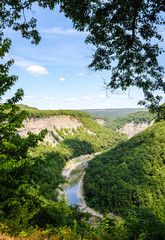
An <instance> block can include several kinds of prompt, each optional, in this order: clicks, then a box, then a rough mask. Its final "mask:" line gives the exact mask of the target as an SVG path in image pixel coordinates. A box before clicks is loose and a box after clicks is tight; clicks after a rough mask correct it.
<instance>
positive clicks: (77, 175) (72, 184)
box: [62, 153, 103, 218]
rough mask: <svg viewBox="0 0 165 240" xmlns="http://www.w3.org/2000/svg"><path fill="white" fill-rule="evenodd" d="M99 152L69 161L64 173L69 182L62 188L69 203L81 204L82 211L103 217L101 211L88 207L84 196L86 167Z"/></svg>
mask: <svg viewBox="0 0 165 240" xmlns="http://www.w3.org/2000/svg"><path fill="white" fill-rule="evenodd" d="M98 154H100V153H95V154H87V155H82V156H80V157H77V158H74V159H71V160H70V161H68V162H67V165H66V167H65V168H64V170H63V172H62V175H63V176H64V177H65V178H66V180H67V181H68V182H69V184H64V185H63V186H62V188H63V192H64V194H65V196H66V198H67V199H68V205H79V209H80V210H81V211H83V212H88V213H91V214H92V215H93V216H95V217H99V218H102V217H103V216H102V215H101V214H100V213H98V212H96V211H95V210H94V209H92V208H89V207H87V205H86V202H85V199H84V196H83V176H84V174H85V168H86V167H87V165H88V162H89V161H90V160H91V159H92V158H94V156H96V155H98Z"/></svg>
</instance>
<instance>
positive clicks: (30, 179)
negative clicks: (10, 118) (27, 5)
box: [0, 105, 165, 240]
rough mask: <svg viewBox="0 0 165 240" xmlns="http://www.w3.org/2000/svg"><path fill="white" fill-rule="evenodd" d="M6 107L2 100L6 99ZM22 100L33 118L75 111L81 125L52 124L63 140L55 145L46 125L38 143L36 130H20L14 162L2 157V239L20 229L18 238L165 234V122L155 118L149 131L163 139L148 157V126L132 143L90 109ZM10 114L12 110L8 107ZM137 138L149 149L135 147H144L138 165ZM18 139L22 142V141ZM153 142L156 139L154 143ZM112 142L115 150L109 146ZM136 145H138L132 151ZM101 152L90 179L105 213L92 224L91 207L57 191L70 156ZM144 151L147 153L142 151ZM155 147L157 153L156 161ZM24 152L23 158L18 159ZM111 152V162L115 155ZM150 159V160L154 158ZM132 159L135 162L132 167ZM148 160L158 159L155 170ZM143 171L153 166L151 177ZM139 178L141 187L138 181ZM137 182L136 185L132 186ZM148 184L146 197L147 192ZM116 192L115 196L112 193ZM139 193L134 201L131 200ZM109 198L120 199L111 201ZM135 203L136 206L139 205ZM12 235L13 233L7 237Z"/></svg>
mask: <svg viewBox="0 0 165 240" xmlns="http://www.w3.org/2000/svg"><path fill="white" fill-rule="evenodd" d="M1 107H3V106H2V105H1ZM20 107H21V108H22V110H25V109H26V110H27V111H28V112H27V116H28V117H30V118H31V117H48V116H53V115H69V116H71V117H76V118H77V119H78V120H79V121H80V122H81V123H82V126H80V127H78V128H77V129H65V128H61V129H57V128H54V130H55V132H56V133H57V134H54V132H52V136H53V137H54V140H55V141H56V143H57V144H56V146H52V145H51V144H50V143H49V142H47V143H42V138H43V137H44V135H45V134H46V132H43V133H41V135H43V136H41V135H40V136H38V140H40V144H39V145H37V142H36V140H35V137H36V136H34V135H33V134H29V137H28V138H27V139H26V138H25V139H24V138H20V137H19V136H18V135H16V136H15V135H14V138H13V140H12V144H13V146H12V149H13V148H14V146H15V145H14V144H16V146H17V147H15V151H14V150H13V152H11V148H10V149H8V150H7V152H6V153H5V154H4V157H9V159H8V163H7V164H4V163H3V164H1V169H0V170H1V177H0V184H1V208H0V222H1V224H0V232H1V233H4V234H5V235H4V238H6V234H7V235H17V236H18V235H19V237H15V238H14V239H31V240H33V239H35V240H38V239H64V240H68V239H71V240H74V239H77V240H78V239H84V240H85V239H96V240H100V239H106V240H108V239H111V240H113V239H114V240H116V239H139V240H140V239H153V240H154V239H164V235H165V230H162V229H165V224H164V222H163V221H162V220H161V219H163V214H164V208H163V203H164V198H163V194H164V192H163V191H164V190H163V187H162V183H163V181H164V178H163V176H164V174H163V164H164V163H163V162H162V158H163V156H164V155H163V154H164V152H163V149H162V148H163V146H164V145H163V141H164V140H163V136H164V135H163V134H164V132H163V128H164V129H165V126H164V125H163V124H164V123H158V124H157V125H155V126H156V127H155V128H153V130H152V133H151V134H150V135H152V140H153V138H154V139H155V141H156V139H157V141H156V142H158V143H157V144H155V145H154V147H153V150H152V151H153V152H150V155H148V158H147V157H146V156H147V155H146V154H148V152H147V150H148V149H150V147H151V146H152V145H153V144H152V143H153V141H151V137H150V136H148V135H147V134H144V133H143V134H144V136H143V135H142V136H143V137H140V136H141V135H138V136H137V140H136V137H135V138H132V141H133V142H131V140H129V141H128V142H126V139H127V137H126V136H125V135H123V134H120V133H117V132H115V131H113V130H110V129H107V128H105V127H103V126H101V125H99V124H98V123H96V122H95V121H94V120H93V119H92V117H91V116H90V114H88V113H85V112H81V111H80V112H79V111H65V110H59V111H50V110H48V111H40V110H38V109H35V108H29V107H28V106H20ZM17 110H18V109H17ZM9 113H10V112H9ZM20 113H21V112H18V115H19V114H20ZM6 114H8V111H7V112H6ZM156 129H158V130H159V133H160V134H157V133H156V132H157V131H156ZM148 131H149V130H148ZM159 136H161V144H159V143H160V141H159ZM156 137H157V138H156ZM139 138H140V139H141V140H140V141H141V143H143V148H142V149H143V150H145V149H146V152H145V151H144V153H143V150H141V149H139V150H137V151H139V152H138V153H137V155H138V156H141V157H142V156H143V158H142V160H143V161H142V160H140V159H139V160H138V161H139V164H138V168H137V166H134V160H133V156H134V155H133V153H134V147H135V145H138V146H140V143H138V139H139ZM145 139H146V140H145ZM149 140H150V141H149ZM29 141H30V143H31V144H30V146H31V147H30V148H29V147H27V148H26V152H25V146H26V144H27V143H28V145H29ZM155 141H154V143H155ZM18 143H19V145H20V148H18ZM147 144H150V146H148V145H147ZM145 145H146V147H145V148H144V146H145ZM158 145H159V146H158ZM136 147H137V146H136ZM23 149H24V150H23ZM109 149H111V150H110V151H109ZM130 149H132V150H131V152H130V155H129V151H130ZM151 149H152V148H151ZM98 151H99V152H104V151H106V152H105V153H103V154H102V155H101V156H100V157H96V158H95V159H94V160H92V161H91V163H90V164H89V167H88V169H87V173H86V175H85V179H84V180H85V183H84V184H85V192H86V198H87V200H88V202H89V205H91V206H92V207H94V208H96V209H99V211H102V212H103V213H104V215H105V216H104V219H102V220H101V219H100V220H99V222H98V223H97V225H93V224H89V223H88V218H89V214H84V213H82V212H80V211H79V209H78V208H77V207H74V206H67V203H66V200H65V199H64V198H61V199H59V197H58V196H59V184H61V183H64V182H65V179H64V178H63V177H62V175H61V173H62V169H63V168H64V166H65V164H66V162H67V161H68V160H69V159H72V158H73V157H76V156H80V155H82V154H86V153H93V152H98ZM140 152H141V155H139V153H140ZM155 153H158V155H159V161H158V162H157V163H156V161H157V156H156V155H155ZM18 154H19V155H20V158H18ZM127 154H128V156H129V160H130V161H131V163H130V162H129V160H127V161H126V162H125V161H124V157H125V156H127ZM112 155H113V161H111V160H109V158H110V159H111V156H112ZM121 155H122V156H123V158H121V159H120V160H114V159H115V157H116V158H117V159H118V158H120V157H121ZM150 158H151V161H152V164H149V162H150ZM12 159H13V160H12ZM122 161H123V162H122ZM145 161H147V164H148V165H147V167H145ZM143 163H144V166H143ZM127 164H130V165H129V166H128V167H127ZM150 165H153V166H151V169H149V166H150ZM109 168H110V169H109ZM115 168H116V170H115ZM136 168H137V169H136ZM113 170H114V173H113ZM134 171H135V172H134ZM145 171H148V172H149V179H148V182H147V181H146V180H145V181H144V182H143V178H141V175H140V174H142V173H143V176H142V177H144V176H145ZM112 174H113V178H112ZM129 174H130V175H129ZM122 177H124V180H123V179H121V178H122ZM130 177H132V179H133V180H132V181H133V183H132V185H131V186H129V191H125V190H126V189H127V185H126V182H124V181H126V180H128V179H129V178H130ZM134 177H135V180H134ZM136 177H137V179H136ZM115 180H116V182H115ZM112 181H114V183H115V184H116V185H115V186H114V187H113V188H111V184H112ZM135 183H136V189H135V187H134V184H135ZM140 183H142V185H144V188H141V186H140V187H138V184H140ZM149 183H150V184H151V185H152V188H149V190H148V188H147V187H148V185H147V184H149ZM123 186H124V188H123ZM158 186H159V187H158ZM105 188H106V189H105ZM132 189H133V192H131V190H132ZM155 189H157V191H156V192H154V191H155ZM115 190H116V192H115ZM144 191H145V195H144V194H143V195H144V196H145V198H144V196H143V195H142V193H144ZM112 192H113V193H114V195H111V194H112ZM127 193H128V195H129V197H128V196H127ZM140 194H141V195H142V196H141V195H140ZM127 197H128V199H127ZM134 198H135V199H136V202H135V203H132V202H133V200H134ZM139 199H140V200H139ZM109 201H110V202H111V203H113V204H114V206H111V205H110V202H109ZM142 203H143V204H142ZM158 204H159V207H158ZM136 206H138V208H134V207H136ZM140 206H142V207H143V208H144V209H142V208H141V207H140ZM124 208H127V209H128V211H127V213H125V212H124V211H123V209H124ZM133 208H134V209H133ZM108 211H113V212H116V213H117V214H120V215H123V216H124V218H123V220H122V221H120V222H119V221H118V220H117V219H116V218H113V219H111V218H109V217H108V215H106V212H108ZM135 230H136V231H135ZM0 236H2V235H0ZM146 237H147V238H146ZM7 239H10V238H9V237H7Z"/></svg>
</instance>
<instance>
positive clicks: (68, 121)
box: [18, 115, 82, 144]
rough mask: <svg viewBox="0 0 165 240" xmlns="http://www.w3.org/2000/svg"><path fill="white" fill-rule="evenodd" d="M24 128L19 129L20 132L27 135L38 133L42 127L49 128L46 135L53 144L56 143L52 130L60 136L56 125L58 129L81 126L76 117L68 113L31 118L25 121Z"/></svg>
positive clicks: (46, 138) (47, 139)
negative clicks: (67, 114)
mask: <svg viewBox="0 0 165 240" xmlns="http://www.w3.org/2000/svg"><path fill="white" fill-rule="evenodd" d="M23 125H24V128H21V129H19V131H18V132H19V134H20V135H21V136H27V133H28V132H32V133H35V134H38V133H39V132H40V131H41V130H42V129H45V128H47V130H48V134H47V136H46V137H45V141H49V142H50V143H52V144H55V143H56V142H55V139H54V137H53V136H52V132H53V133H54V134H55V135H56V136H58V137H59V138H60V136H59V135H58V133H57V132H56V131H55V129H54V127H56V128H57V129H61V128H67V129H73V128H74V129H77V127H79V126H81V125H82V123H80V122H79V121H78V120H77V119H76V118H71V117H70V116H66V115H59V116H50V117H45V118H31V119H26V120H24V121H23Z"/></svg>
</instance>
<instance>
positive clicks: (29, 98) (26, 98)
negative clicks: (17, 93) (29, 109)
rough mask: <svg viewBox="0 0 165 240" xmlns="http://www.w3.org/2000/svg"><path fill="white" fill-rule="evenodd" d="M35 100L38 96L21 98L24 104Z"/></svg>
mask: <svg viewBox="0 0 165 240" xmlns="http://www.w3.org/2000/svg"><path fill="white" fill-rule="evenodd" d="M35 99H38V96H24V97H23V101H24V102H28V101H33V100H35Z"/></svg>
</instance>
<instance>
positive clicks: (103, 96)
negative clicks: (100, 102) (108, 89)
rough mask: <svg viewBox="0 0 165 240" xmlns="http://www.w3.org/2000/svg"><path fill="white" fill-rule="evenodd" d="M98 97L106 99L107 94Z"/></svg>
mask: <svg viewBox="0 0 165 240" xmlns="http://www.w3.org/2000/svg"><path fill="white" fill-rule="evenodd" d="M98 97H99V98H105V97H106V95H105V94H101V95H99V96H98Z"/></svg>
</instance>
